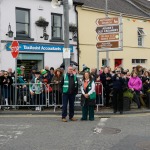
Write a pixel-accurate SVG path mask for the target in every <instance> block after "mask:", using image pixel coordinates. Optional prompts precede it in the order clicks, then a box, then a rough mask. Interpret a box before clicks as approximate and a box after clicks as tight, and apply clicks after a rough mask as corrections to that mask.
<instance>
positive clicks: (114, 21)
mask: <svg viewBox="0 0 150 150" xmlns="http://www.w3.org/2000/svg"><path fill="white" fill-rule="evenodd" d="M96 24H97V25H98V26H103V25H108V24H109V25H111V24H119V18H118V17H114V18H99V19H97V20H96Z"/></svg>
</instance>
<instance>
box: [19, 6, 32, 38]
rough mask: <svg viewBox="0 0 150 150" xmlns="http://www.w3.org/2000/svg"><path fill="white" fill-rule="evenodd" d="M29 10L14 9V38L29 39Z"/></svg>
mask: <svg viewBox="0 0 150 150" xmlns="http://www.w3.org/2000/svg"><path fill="white" fill-rule="evenodd" d="M29 35H30V10H29V9H22V8H16V37H30V36H29Z"/></svg>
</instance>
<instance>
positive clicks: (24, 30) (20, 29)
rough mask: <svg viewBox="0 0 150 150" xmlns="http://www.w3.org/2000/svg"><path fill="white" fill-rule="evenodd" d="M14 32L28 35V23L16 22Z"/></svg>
mask: <svg viewBox="0 0 150 150" xmlns="http://www.w3.org/2000/svg"><path fill="white" fill-rule="evenodd" d="M16 25H17V26H16V33H17V35H18V34H19V35H26V36H29V29H28V28H29V26H28V24H20V23H17V24H16Z"/></svg>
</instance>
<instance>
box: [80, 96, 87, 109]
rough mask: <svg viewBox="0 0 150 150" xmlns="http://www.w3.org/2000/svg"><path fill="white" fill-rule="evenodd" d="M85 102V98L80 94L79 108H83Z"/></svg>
mask: <svg viewBox="0 0 150 150" xmlns="http://www.w3.org/2000/svg"><path fill="white" fill-rule="evenodd" d="M85 101H86V98H85V96H84V95H83V94H82V95H81V102H80V104H81V106H84V105H85Z"/></svg>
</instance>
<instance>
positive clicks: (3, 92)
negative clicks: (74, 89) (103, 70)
mask: <svg viewBox="0 0 150 150" xmlns="http://www.w3.org/2000/svg"><path fill="white" fill-rule="evenodd" d="M95 84H96V88H97V91H98V93H97V96H96V106H97V111H98V108H99V106H104V97H103V85H102V83H100V82H96V83H95ZM30 87H32V88H33V89H32V90H33V91H34V90H36V88H37V87H38V84H35V83H32V84H31V83H26V84H13V85H11V86H5V87H1V86H0V106H1V107H5V108H7V107H13V108H21V107H27V108H31V109H35V108H36V107H54V112H55V111H56V108H58V107H60V108H61V107H62V93H61V90H60V86H59V84H54V83H51V84H49V85H45V84H41V87H39V88H41V91H42V92H41V94H34V95H31V93H30ZM15 93H16V94H17V96H15ZM6 101H7V102H6ZM80 101H81V91H80V85H79V89H78V94H77V95H76V98H75V106H81V105H80Z"/></svg>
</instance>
